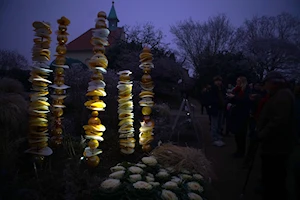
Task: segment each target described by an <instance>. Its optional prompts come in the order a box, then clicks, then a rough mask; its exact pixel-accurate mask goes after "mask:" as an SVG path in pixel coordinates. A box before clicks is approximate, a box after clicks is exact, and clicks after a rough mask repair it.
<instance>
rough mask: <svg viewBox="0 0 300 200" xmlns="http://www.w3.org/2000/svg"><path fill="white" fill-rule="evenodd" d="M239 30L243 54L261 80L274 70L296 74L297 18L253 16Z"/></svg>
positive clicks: (299, 34) (298, 52)
mask: <svg viewBox="0 0 300 200" xmlns="http://www.w3.org/2000/svg"><path fill="white" fill-rule="evenodd" d="M239 31H240V35H241V36H242V41H243V43H242V46H243V52H244V53H245V54H246V55H247V56H248V57H250V58H251V59H252V60H253V61H254V62H255V63H256V68H255V70H256V72H257V74H258V75H259V77H260V78H263V76H264V74H265V73H266V72H269V71H273V70H280V71H283V72H285V73H290V72H291V71H299V61H300V60H299V56H300V49H299V47H300V46H299V38H300V19H299V18H297V17H295V16H292V15H291V14H288V13H282V14H280V15H277V16H275V17H267V16H262V17H253V18H252V19H250V20H246V21H245V22H244V24H243V25H242V26H241V27H240V29H239ZM295 69H296V70H295Z"/></svg>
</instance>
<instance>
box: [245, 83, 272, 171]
mask: <svg viewBox="0 0 300 200" xmlns="http://www.w3.org/2000/svg"><path fill="white" fill-rule="evenodd" d="M266 95H267V93H266V92H265V91H264V90H263V88H262V87H261V84H260V83H255V84H254V86H253V89H252V90H251V94H250V118H249V145H248V148H247V152H246V156H245V160H244V164H243V165H244V168H248V167H249V166H250V162H251V161H252V159H253V158H254V156H255V153H256V148H257V147H258V144H259V143H258V142H257V134H256V122H257V119H258V116H259V113H260V112H261V109H262V107H263V105H264V102H265V99H266V98H268V97H266Z"/></svg>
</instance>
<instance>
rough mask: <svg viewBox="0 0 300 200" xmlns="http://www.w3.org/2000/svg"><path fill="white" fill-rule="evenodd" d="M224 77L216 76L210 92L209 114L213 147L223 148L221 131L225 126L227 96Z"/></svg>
mask: <svg viewBox="0 0 300 200" xmlns="http://www.w3.org/2000/svg"><path fill="white" fill-rule="evenodd" d="M222 81H223V79H222V77H221V76H216V77H214V79H213V82H214V84H213V86H212V88H211V91H210V95H209V96H210V97H209V99H210V101H209V113H210V118H211V136H212V139H213V145H215V146H218V147H221V146H224V145H225V143H224V142H223V141H222V136H221V131H222V125H223V123H222V122H223V117H224V112H225V108H226V102H225V100H226V99H225V94H226V90H225V89H224V87H223V84H222Z"/></svg>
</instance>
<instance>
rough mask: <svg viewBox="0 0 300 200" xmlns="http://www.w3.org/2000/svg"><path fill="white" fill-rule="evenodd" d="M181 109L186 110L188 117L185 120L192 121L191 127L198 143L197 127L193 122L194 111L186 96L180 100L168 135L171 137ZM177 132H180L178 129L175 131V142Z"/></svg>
mask: <svg viewBox="0 0 300 200" xmlns="http://www.w3.org/2000/svg"><path fill="white" fill-rule="evenodd" d="M182 111H185V112H186V115H187V116H188V119H187V120H186V121H185V122H190V123H192V125H193V128H194V133H195V134H196V136H197V140H198V142H199V143H200V138H199V134H198V128H197V126H196V124H195V118H194V112H193V110H192V109H191V104H190V102H189V100H188V98H187V97H184V98H183V100H182V102H181V105H180V108H179V110H178V113H177V115H176V118H175V121H174V124H173V126H172V134H171V136H170V139H171V138H172V136H173V134H174V130H175V128H176V126H177V123H178V120H179V118H180V115H181V113H182ZM179 134H180V131H177V142H179Z"/></svg>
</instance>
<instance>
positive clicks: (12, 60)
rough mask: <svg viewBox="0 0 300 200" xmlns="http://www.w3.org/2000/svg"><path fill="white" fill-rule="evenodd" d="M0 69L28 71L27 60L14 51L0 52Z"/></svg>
mask: <svg viewBox="0 0 300 200" xmlns="http://www.w3.org/2000/svg"><path fill="white" fill-rule="evenodd" d="M0 69H2V70H10V69H23V70H26V69H29V65H28V60H27V59H26V58H25V57H24V56H23V55H21V54H19V53H18V52H16V51H10V50H0Z"/></svg>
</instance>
